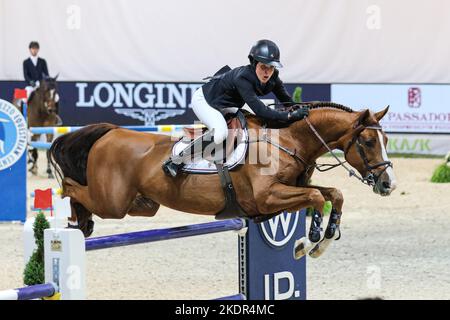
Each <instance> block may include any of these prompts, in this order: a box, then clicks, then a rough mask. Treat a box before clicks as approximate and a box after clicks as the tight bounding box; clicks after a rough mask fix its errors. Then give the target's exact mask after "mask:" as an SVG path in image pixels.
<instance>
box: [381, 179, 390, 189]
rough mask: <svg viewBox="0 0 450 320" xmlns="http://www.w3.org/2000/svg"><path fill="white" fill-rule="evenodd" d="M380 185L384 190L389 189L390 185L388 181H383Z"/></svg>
mask: <svg viewBox="0 0 450 320" xmlns="http://www.w3.org/2000/svg"><path fill="white" fill-rule="evenodd" d="M381 185H382V186H383V188H384V189H390V188H391V183H390V182H389V181H383V183H382V184H381Z"/></svg>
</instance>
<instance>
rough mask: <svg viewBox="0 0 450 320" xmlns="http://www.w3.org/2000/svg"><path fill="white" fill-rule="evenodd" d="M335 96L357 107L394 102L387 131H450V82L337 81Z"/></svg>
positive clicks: (375, 108)
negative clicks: (442, 83) (351, 82)
mask: <svg viewBox="0 0 450 320" xmlns="http://www.w3.org/2000/svg"><path fill="white" fill-rule="evenodd" d="M331 97H332V100H333V101H334V102H336V103H341V104H344V105H347V106H349V107H351V108H353V109H355V110H360V109H364V108H369V109H371V110H373V111H379V110H381V109H383V108H384V107H386V106H387V105H390V109H389V113H388V114H387V115H386V116H385V117H384V118H383V120H382V121H381V123H382V125H383V128H384V130H385V131H387V132H409V133H450V106H449V104H450V85H432V84H430V85H416V84H410V85H403V84H402V85H399V84H334V85H332V86H331Z"/></svg>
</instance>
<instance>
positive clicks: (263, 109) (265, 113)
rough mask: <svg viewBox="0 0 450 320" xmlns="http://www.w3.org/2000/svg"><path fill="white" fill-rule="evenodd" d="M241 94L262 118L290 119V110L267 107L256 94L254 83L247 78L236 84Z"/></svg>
mask: <svg viewBox="0 0 450 320" xmlns="http://www.w3.org/2000/svg"><path fill="white" fill-rule="evenodd" d="M236 87H237V90H238V91H239V94H240V95H241V97H242V99H243V100H244V101H245V103H247V104H248V106H249V107H250V109H252V110H253V112H254V113H255V114H256V115H257V116H258V117H260V118H263V119H269V120H281V121H287V120H288V112H284V111H283V112H282V111H275V110H272V109H270V108H269V107H267V106H266V105H265V104H264V103H263V102H262V101H261V100H260V99H259V98H258V96H257V95H256V93H255V90H254V89H253V86H252V84H251V83H250V82H249V81H246V80H245V79H242V80H240V81H239V84H238V85H236Z"/></svg>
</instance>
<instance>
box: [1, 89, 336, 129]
mask: <svg viewBox="0 0 450 320" xmlns="http://www.w3.org/2000/svg"><path fill="white" fill-rule="evenodd" d="M201 85H202V83H160V82H84V81H79V82H59V83H58V92H59V95H60V115H61V118H62V120H63V122H64V125H66V126H76V125H87V124H91V123H98V122H111V123H115V124H118V125H155V124H188V123H192V122H193V121H194V120H196V117H195V115H194V113H193V112H192V109H191V105H190V102H191V97H192V93H193V92H195V90H196V89H197V88H199V87H200V86H201ZM24 86H25V84H24V82H21V81H0V99H4V100H7V101H11V99H12V96H13V92H14V88H23V87H24ZM298 86H300V87H301V88H302V99H303V101H313V100H324V101H329V100H330V85H327V84H305V85H303V84H286V87H287V90H288V91H289V92H290V93H291V94H292V93H293V91H294V90H295V88H296V87H298ZM265 98H267V99H271V98H273V96H271V95H269V96H267V97H265Z"/></svg>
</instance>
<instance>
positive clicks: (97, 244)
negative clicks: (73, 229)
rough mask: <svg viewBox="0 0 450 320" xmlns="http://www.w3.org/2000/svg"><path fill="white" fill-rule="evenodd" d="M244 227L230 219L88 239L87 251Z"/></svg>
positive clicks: (238, 221) (242, 224) (242, 223)
mask: <svg viewBox="0 0 450 320" xmlns="http://www.w3.org/2000/svg"><path fill="white" fill-rule="evenodd" d="M244 226H245V222H244V221H243V220H242V219H230V220H224V221H215V222H208V223H201V224H193V225H188V226H182V227H175V228H168V229H155V230H148V231H138V232H131V233H123V234H116V235H111V236H104V237H97V238H90V239H86V251H91V250H99V249H106V248H112V247H121V246H128V245H132V244H139V243H147V242H155V241H161V240H169V239H176V238H184V237H191V236H198V235H202V234H208V233H217V232H223V231H229V230H241V229H242V228H244Z"/></svg>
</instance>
